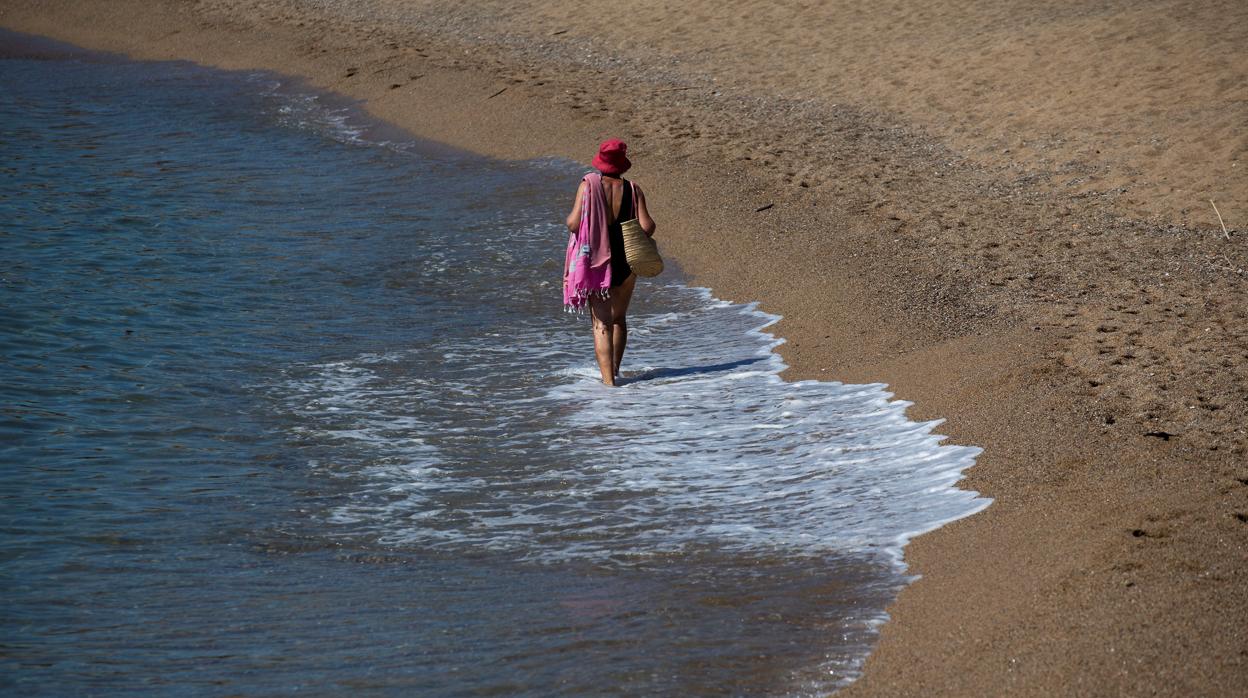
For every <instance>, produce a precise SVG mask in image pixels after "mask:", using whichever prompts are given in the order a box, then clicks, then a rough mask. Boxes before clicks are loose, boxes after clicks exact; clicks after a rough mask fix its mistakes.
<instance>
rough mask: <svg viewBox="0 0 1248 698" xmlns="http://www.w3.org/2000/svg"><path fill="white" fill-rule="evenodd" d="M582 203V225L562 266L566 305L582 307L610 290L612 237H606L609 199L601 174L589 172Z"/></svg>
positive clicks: (567, 308) (606, 294) (564, 301)
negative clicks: (603, 190)
mask: <svg viewBox="0 0 1248 698" xmlns="http://www.w3.org/2000/svg"><path fill="white" fill-rule="evenodd" d="M581 181H583V182H585V199H584V201H582V202H581V227H580V230H578V231H577V232H576V234H574V235H572V236H571V237H569V239H568V251H567V254H566V255H565V257H564V267H563V305H564V308H565V309H566V310H570V311H575V310H581V309H583V308H584V307H585V305H586V304H587V303H588V302H589V297H590V296H591V295H597V296H598V297H599V298H607V297H608V296H609V294H610V291H611V240H610V238H609V237H608V236H607V226H608V222H607V216H608V215H609V212H610V209H609V208H608V204H607V199H606V197H605V196H603V194H602V175H601V174H599V173H597V172H590V173H589V174H587V175H585V176H584V177H583V178H582V180H581Z"/></svg>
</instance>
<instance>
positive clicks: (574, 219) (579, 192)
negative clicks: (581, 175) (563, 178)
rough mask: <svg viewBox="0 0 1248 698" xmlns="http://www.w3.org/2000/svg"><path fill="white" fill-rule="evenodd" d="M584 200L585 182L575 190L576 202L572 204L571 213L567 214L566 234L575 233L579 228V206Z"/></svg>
mask: <svg viewBox="0 0 1248 698" xmlns="http://www.w3.org/2000/svg"><path fill="white" fill-rule="evenodd" d="M584 199H585V182H584V181H582V182H581V186H579V187H577V188H576V202H575V203H573V204H572V213H569V214H568V232H569V233H575V232H576V231H577V230H578V229H580V227H581V204H582V202H583V201H584Z"/></svg>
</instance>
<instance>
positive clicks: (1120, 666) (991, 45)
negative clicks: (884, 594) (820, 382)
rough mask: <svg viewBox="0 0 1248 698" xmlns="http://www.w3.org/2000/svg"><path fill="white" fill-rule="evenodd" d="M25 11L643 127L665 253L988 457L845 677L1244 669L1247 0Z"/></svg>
mask: <svg viewBox="0 0 1248 698" xmlns="http://www.w3.org/2000/svg"><path fill="white" fill-rule="evenodd" d="M0 25H2V26H5V27H7V28H11V29H15V30H18V31H25V32H31V33H38V34H43V35H47V36H52V37H55V38H59V39H63V40H67V41H71V42H73V43H76V44H79V45H82V46H86V47H90V48H98V49H105V50H112V51H119V52H124V53H127V54H130V55H133V56H136V57H140V58H185V59H190V60H196V61H199V62H203V63H206V64H210V65H215V66H220V67H225V68H264V69H270V70H277V71H280V72H285V73H289V74H294V75H300V76H303V77H305V78H306V79H307V80H308V81H309V83H310V84H312V85H315V86H317V87H321V88H327V89H332V90H335V91H338V92H341V93H343V94H346V95H349V96H352V97H355V98H358V99H361V100H364V102H365V106H366V107H367V108H368V109H369V110H370V111H372V112H373V113H375V114H377V115H378V116H380V117H382V118H385V119H388V120H390V121H393V122H394V123H397V124H399V125H401V126H403V127H405V128H408V129H409V130H411V131H413V132H414V133H416V134H418V135H421V136H424V137H428V138H432V139H435V140H440V141H444V142H447V143H450V144H452V145H456V146H461V147H466V148H469V149H471V150H475V151H478V152H482V153H486V154H490V155H496V156H500V157H535V156H549V155H554V156H562V157H570V158H574V159H578V160H582V161H588V159H589V157H590V156H591V155H592V153H593V149H594V146H595V144H596V143H597V141H599V140H601V139H602V138H605V137H608V136H618V137H621V138H624V139H625V140H628V141H629V142H630V154H631V155H632V156H633V160H634V162H635V163H636V166H635V168H634V171H633V172H632V173H631V176H632V177H633V178H635V179H636V180H637V181H639V182H642V183H643V185H646V187H647V193H648V199H649V200H650V204H651V207H652V208H653V209H654V213H655V217H656V219H657V220H658V222H659V226H660V229H659V233H658V234H659V237H660V240H661V244H662V245H663V249H664V252H665V253H666V254H668V255H671V256H673V257H674V258H675V259H676V260H678V261H679V262H680V263H681V265H682V266H683V267H684V268H685V270H686V271H687V272H689V274H690V275H691V276H692V277H693V280H694V281H695V282H696V283H698V284H701V285H707V286H710V287H712V288H713V289H714V291H715V293H716V295H718V296H720V297H724V298H729V299H734V300H746V299H757V300H761V301H762V308H763V309H764V310H767V311H769V312H774V313H779V314H782V315H784V316H785V320H784V321H783V322H782V323H781V324H780V325H779V327H778V331H779V332H780V333H781V334H782V335H783V336H784V337H786V338H787V339H788V340H789V343H788V344H787V345H786V346H785V348H784V352H783V353H784V356H785V358H786V360H787V361H788V362H789V363H790V365H791V366H792V369H791V370H790V371H789V374H790V376H791V377H792V378H795V379H797V378H820V379H827V380H832V379H836V380H848V381H884V382H888V383H890V384H891V385H892V386H893V388H894V389H895V390H896V393H897V395H898V396H899V397H902V398H905V399H907V400H912V401H914V402H915V403H916V404H915V406H914V407H913V408H912V410H911V414H912V415H913V416H915V417H917V418H929V417H935V416H940V417H945V418H947V419H948V422H947V423H946V424H945V425H943V426H942V427H941V430H942V431H943V432H944V433H948V434H950V435H951V436H952V437H953V439H954V440H956V441H957V442H961V443H973V444H976V445H979V446H982V447H983V448H984V449H985V452H984V454H983V455H982V456H981V457H980V459H979V464H978V465H977V466H976V467H975V468H974V469H972V470H971V471H970V473H969V476H968V478H967V480H966V481H965V484H966V486H967V487H969V488H972V489H975V490H978V491H980V492H982V493H984V494H985V495H987V496H989V497H992V498H994V499H995V500H996V502H995V504H994V505H993V506H992V507H990V508H989V509H987V510H986V511H984V512H982V513H980V514H977V515H975V516H973V517H971V518H969V519H965V520H962V521H959V522H956V523H954V524H951V525H949V526H947V527H945V528H942V529H941V530H939V531H936V532H934V533H931V534H928V535H925V536H922V537H921V538H919V539H917V540H916V541H914V542H913V543H912V544H911V545H910V546H909V547H908V548H907V554H906V558H907V561H908V562H909V563H910V565H911V568H912V570H913V571H914V572H917V573H919V574H921V575H923V578H922V579H921V580H920V581H919V582H917V583H916V584H914V585H913V586H911V587H910V588H909V589H907V590H906V591H905V592H904V593H903V594H902V596H901V598H900V599H899V600H898V602H897V603H896V604H895V605H894V606H893V607H892V608H891V609H890V612H891V613H892V615H893V620H892V621H891V622H889V623H888V624H887V625H886V626H885V627H884V629H883V633H882V637H881V641H880V645H879V647H878V649H877V651H876V652H875V653H874V654H873V655H872V657H871V658H870V660H869V661H868V664H867V667H866V674H865V675H864V677H863V678H862V680H860V681H859V682H858V683H856V684H855V685H853V686H852V687H850V688H849V689H848V690H846V691H845V693H847V694H850V695H858V694H861V695H868V694H870V695H890V696H891V695H931V694H947V695H999V694H1002V693H1005V692H1010V693H1011V694H1035V695H1054V694H1076V695H1085V694H1086V695H1102V694H1109V693H1125V694H1132V695H1134V694H1155V695H1176V696H1177V695H1232V694H1236V693H1238V692H1242V690H1243V687H1244V686H1245V685H1248V630H1246V629H1245V628H1246V624H1245V622H1244V621H1245V619H1248V585H1246V584H1245V582H1246V581H1248V465H1245V461H1248V455H1246V454H1245V447H1246V445H1248V439H1246V434H1245V430H1246V429H1248V426H1246V425H1248V325H1246V323H1245V319H1246V315H1248V299H1246V298H1245V296H1246V295H1248V294H1246V293H1245V281H1246V279H1245V274H1246V273H1248V245H1246V244H1245V238H1246V237H1248V179H1245V176H1244V174H1243V169H1244V168H1245V167H1248V165H1244V164H1243V163H1244V158H1245V147H1246V145H1248V140H1246V139H1248V129H1245V128H1244V125H1245V124H1248V53H1246V52H1244V51H1243V50H1242V49H1241V48H1240V47H1239V46H1238V45H1237V41H1238V40H1239V38H1242V36H1243V35H1244V32H1245V30H1246V29H1248V6H1245V5H1244V4H1243V3H1237V2H1214V3H1186V2H1168V3H1160V2H1158V3H1145V4H1140V3H1126V2H1111V3H1102V4H1099V5H1097V6H1095V8H1094V9H1093V8H1091V7H1088V6H1086V4H1085V3H1078V2H1073V1H1071V2H1052V3H1046V4H1043V5H1041V6H1035V5H1034V4H1031V5H1029V4H1026V3H1017V2H1006V3H989V2H976V3H972V4H970V5H965V4H959V3H951V2H946V1H944V0H942V1H940V2H935V3H927V4H924V5H922V6H921V7H920V6H913V7H912V6H911V4H908V3H888V4H883V5H880V4H871V5H866V4H861V3H850V2H833V3H824V4H821V5H819V6H818V7H815V8H811V7H804V6H803V4H800V3H787V2H786V3H762V2H754V1H753V0H751V1H750V2H745V3H738V4H735V5H733V6H731V8H725V7H724V6H722V5H720V4H716V5H712V4H710V3H704V2H700V1H695V2H691V3H686V4H685V5H684V6H683V9H681V10H680V11H674V10H669V9H664V7H663V6H661V5H660V4H657V3H656V4H653V6H652V5H651V4H643V5H636V4H634V5H631V6H630V5H620V4H618V3H607V2H599V1H598V0H591V1H590V2H588V3H581V4H577V5H569V6H566V7H565V8H558V7H552V6H547V5H545V4H537V3H502V2H481V3H471V4H467V5H461V4H454V3H439V2H399V1H398V0H363V1H359V2H345V1H332V0H320V1H315V0H271V1H257V2H241V1H238V2H235V1H233V0H202V1H200V2H174V1H171V0H149V1H146V2H139V1H137V0H113V1H111V2H100V1H97V2H87V1H84V0H44V1H41V2H35V1H34V0H0ZM570 198H571V189H570V190H569V203H570ZM1210 199H1212V200H1214V201H1215V202H1216V203H1217V206H1218V209H1219V210H1220V212H1221V215H1222V217H1223V219H1224V221H1225V225H1226V226H1227V228H1228V230H1229V234H1224V233H1223V231H1222V228H1221V227H1220V224H1219V223H1218V221H1217V218H1216V217H1215V216H1214V214H1213V207H1212V206H1211V205H1210V204H1209V200H1210Z"/></svg>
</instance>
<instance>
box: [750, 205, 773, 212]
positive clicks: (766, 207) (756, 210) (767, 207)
mask: <svg viewBox="0 0 1248 698" xmlns="http://www.w3.org/2000/svg"><path fill="white" fill-rule="evenodd" d="M772 206H775V204H767V205H766V206H759V207H758V208H756V209H754V213H761V212H763V211H766V210H767V209H769V208H771V207H772Z"/></svg>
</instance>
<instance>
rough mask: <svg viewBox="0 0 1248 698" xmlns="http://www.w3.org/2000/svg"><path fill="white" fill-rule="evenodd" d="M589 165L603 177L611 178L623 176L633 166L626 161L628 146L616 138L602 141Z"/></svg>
mask: <svg viewBox="0 0 1248 698" xmlns="http://www.w3.org/2000/svg"><path fill="white" fill-rule="evenodd" d="M590 164H591V165H593V166H594V169H596V170H598V171H599V172H601V173H603V174H604V175H608V176H612V177H615V176H618V175H622V174H624V173H625V172H627V171H628V168H630V167H632V166H633V163H631V162H629V160H628V144H627V143H625V142H624V141H622V140H620V139H618V138H610V139H607V140H605V141H603V142H602V145H600V146H598V154H597V155H595V156H594V161H593V162H592V163H590Z"/></svg>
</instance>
